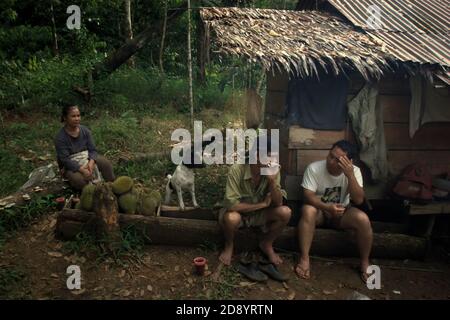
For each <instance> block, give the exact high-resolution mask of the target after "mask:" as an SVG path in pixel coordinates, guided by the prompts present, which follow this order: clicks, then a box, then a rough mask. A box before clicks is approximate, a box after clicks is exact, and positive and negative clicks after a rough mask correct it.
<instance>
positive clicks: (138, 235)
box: [63, 225, 149, 265]
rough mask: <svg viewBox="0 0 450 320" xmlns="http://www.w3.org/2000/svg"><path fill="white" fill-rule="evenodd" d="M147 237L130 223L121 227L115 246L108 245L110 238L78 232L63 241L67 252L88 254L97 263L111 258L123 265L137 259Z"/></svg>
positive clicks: (140, 254)
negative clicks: (69, 239) (73, 237)
mask: <svg viewBox="0 0 450 320" xmlns="http://www.w3.org/2000/svg"><path fill="white" fill-rule="evenodd" d="M148 240H149V239H148V238H147V237H146V235H145V233H144V232H143V231H141V230H139V229H137V228H136V227H135V226H133V225H130V226H128V227H125V228H122V229H121V237H120V242H119V243H118V245H117V246H114V247H113V248H111V246H109V244H110V239H108V238H107V237H103V238H100V239H97V238H96V237H95V236H94V235H93V234H91V233H88V232H84V231H83V232H80V233H78V234H77V235H76V237H75V239H74V240H72V241H67V242H65V243H64V247H63V248H64V250H65V251H66V252H67V254H77V255H85V256H89V257H91V258H92V259H95V261H96V262H97V263H102V262H104V261H106V260H108V259H113V261H114V262H115V263H117V264H120V265H124V264H126V263H127V261H139V259H140V257H141V256H142V252H143V248H144V245H145V243H146V241H148Z"/></svg>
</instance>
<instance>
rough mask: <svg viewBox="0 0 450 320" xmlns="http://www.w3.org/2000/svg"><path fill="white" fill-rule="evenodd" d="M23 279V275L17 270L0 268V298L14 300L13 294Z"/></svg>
mask: <svg viewBox="0 0 450 320" xmlns="http://www.w3.org/2000/svg"><path fill="white" fill-rule="evenodd" d="M24 279H25V273H24V272H23V271H22V270H20V269H17V268H13V267H9V266H0V298H2V299H15V298H16V297H15V294H14V292H15V291H16V289H18V288H19V286H20V285H21V284H22V282H23V280H24Z"/></svg>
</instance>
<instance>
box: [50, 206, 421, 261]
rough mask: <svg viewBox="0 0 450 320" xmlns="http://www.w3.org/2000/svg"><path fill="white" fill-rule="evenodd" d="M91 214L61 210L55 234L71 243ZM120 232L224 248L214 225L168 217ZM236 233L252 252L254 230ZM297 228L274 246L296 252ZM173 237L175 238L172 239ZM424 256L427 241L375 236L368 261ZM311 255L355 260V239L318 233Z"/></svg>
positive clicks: (123, 220) (132, 220)
mask: <svg viewBox="0 0 450 320" xmlns="http://www.w3.org/2000/svg"><path fill="white" fill-rule="evenodd" d="M94 215H95V214H94V213H90V212H85V211H81V210H74V209H64V210H63V211H62V212H61V213H60V215H59V216H58V223H57V224H56V234H57V236H58V237H60V238H62V239H66V240H70V239H73V238H74V237H75V236H76V235H77V233H79V232H81V231H83V230H85V226H86V222H88V221H89V220H90V219H92V217H94ZM118 222H119V225H120V227H121V228H124V227H128V226H135V227H136V229H138V230H140V231H141V232H143V233H144V234H145V236H146V241H147V243H149V244H160V245H176V246H199V245H207V244H216V245H217V246H219V247H221V246H222V244H223V235H222V231H221V229H220V227H219V225H218V223H217V222H216V221H207V220H198V219H181V218H167V217H145V216H140V215H126V214H119V215H118ZM252 231H253V230H248V229H244V230H239V231H238V233H237V234H236V239H235V246H236V250H237V251H242V250H253V249H256V248H257V246H258V236H259V235H260V234H259V232H257V229H255V232H252ZM296 232H297V231H296V228H294V227H286V228H285V230H284V231H283V233H282V234H281V235H280V237H279V238H278V239H277V240H276V241H275V243H274V246H275V247H278V248H281V249H285V250H289V251H298V244H297V243H298V241H297V235H296ZM174 235H176V236H174ZM425 253H426V239H423V238H418V237H412V236H408V235H404V234H395V233H375V234H374V241H373V247H372V254H371V257H373V258H386V259H422V258H424V256H425ZM311 254H313V255H321V256H342V257H358V250H357V247H356V243H355V241H354V237H353V236H352V235H350V234H349V233H347V232H344V231H337V230H329V229H317V230H316V232H315V236H314V240H313V243H312V247H311Z"/></svg>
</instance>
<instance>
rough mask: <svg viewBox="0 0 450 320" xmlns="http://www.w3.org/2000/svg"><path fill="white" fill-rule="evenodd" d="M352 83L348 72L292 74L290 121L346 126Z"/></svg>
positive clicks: (317, 126) (314, 126)
mask: <svg viewBox="0 0 450 320" xmlns="http://www.w3.org/2000/svg"><path fill="white" fill-rule="evenodd" d="M348 87H349V83H348V81H347V79H346V78H345V77H344V76H337V77H336V76H333V75H323V74H322V75H320V79H317V77H315V76H314V77H307V78H292V79H291V80H290V81H289V87H288V94H287V103H286V107H287V110H286V112H287V118H288V123H289V124H291V125H292V124H297V125H300V126H302V127H303V128H309V129H321V130H343V129H344V128H345V125H346V119H347V108H346V106H347V92H348Z"/></svg>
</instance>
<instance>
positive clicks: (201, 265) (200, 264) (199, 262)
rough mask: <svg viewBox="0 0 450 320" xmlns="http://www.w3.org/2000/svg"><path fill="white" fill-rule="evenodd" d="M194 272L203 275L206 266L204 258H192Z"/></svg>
mask: <svg viewBox="0 0 450 320" xmlns="http://www.w3.org/2000/svg"><path fill="white" fill-rule="evenodd" d="M194 266H195V273H196V274H198V275H199V276H203V275H204V274H205V267H206V258H203V257H197V258H195V259H194Z"/></svg>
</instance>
